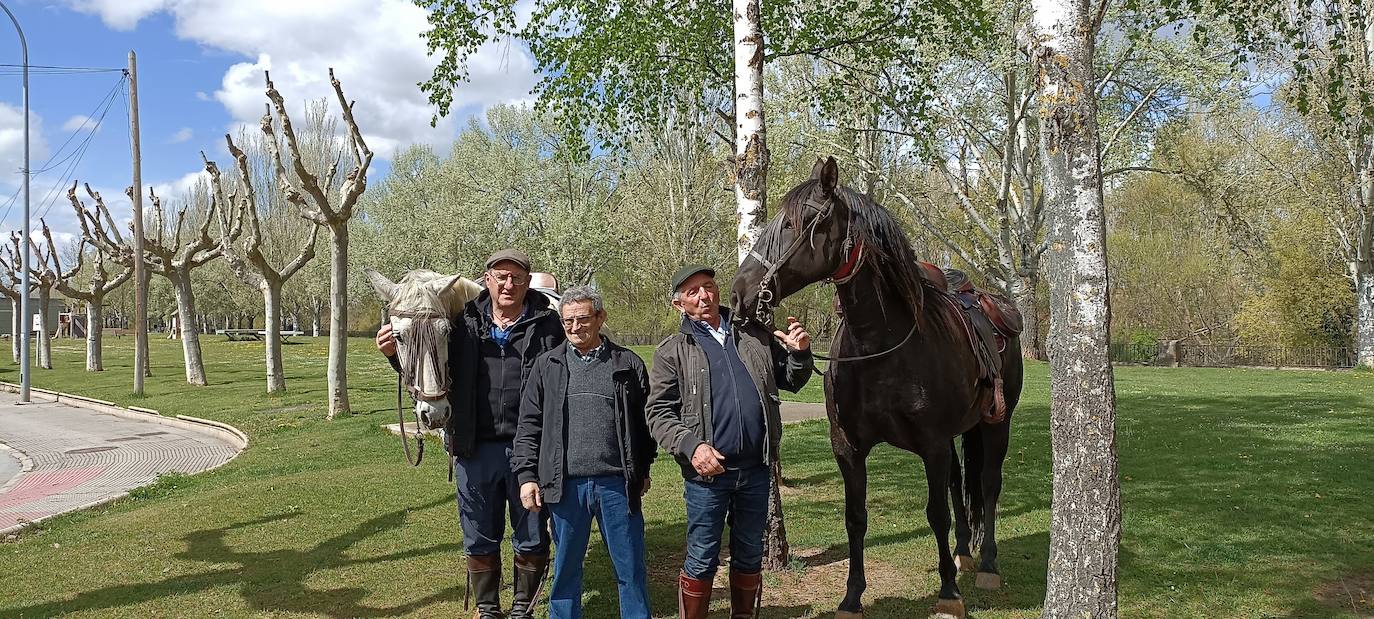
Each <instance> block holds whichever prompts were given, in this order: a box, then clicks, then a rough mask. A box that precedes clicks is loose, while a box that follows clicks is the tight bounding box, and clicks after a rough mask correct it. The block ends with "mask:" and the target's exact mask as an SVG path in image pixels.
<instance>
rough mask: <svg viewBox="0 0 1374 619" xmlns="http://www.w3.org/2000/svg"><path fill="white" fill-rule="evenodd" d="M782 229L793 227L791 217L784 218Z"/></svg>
mask: <svg viewBox="0 0 1374 619" xmlns="http://www.w3.org/2000/svg"><path fill="white" fill-rule="evenodd" d="M782 229H783V230H791V229H792V220H790V219H784V220H782Z"/></svg>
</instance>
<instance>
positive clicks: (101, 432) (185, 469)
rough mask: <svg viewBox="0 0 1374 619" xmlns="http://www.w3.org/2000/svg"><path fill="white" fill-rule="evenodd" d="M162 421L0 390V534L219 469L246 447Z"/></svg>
mask: <svg viewBox="0 0 1374 619" xmlns="http://www.w3.org/2000/svg"><path fill="white" fill-rule="evenodd" d="M159 419H160V418H150V419H148V420H143V419H130V418H125V417H122V416H116V415H113V414H109V413H103V412H96V411H93V410H88V409H83V408H77V407H75V406H71V405H68V404H65V403H62V404H59V403H54V402H43V401H39V400H37V399H35V400H34V402H33V403H32V404H22V405H21V404H19V398H18V396H16V395H15V394H13V393H8V392H0V534H3V533H8V532H11V531H14V530H17V529H19V528H21V527H23V526H25V525H26V524H27V523H29V522H36V521H39V520H43V519H45V518H48V517H51V516H54V515H57V514H61V513H65V512H69V511H74V510H77V509H83V508H86V507H91V506H94V505H98V504H100V503H105V502H108V501H111V500H114V499H117V498H119V497H121V496H124V495H125V494H126V493H128V491H129V490H132V489H134V488H137V487H139V486H144V485H147V484H150V483H152V482H154V481H156V480H157V478H158V476H159V475H162V474H164V473H172V472H177V473H198V472H201V471H204V470H207V469H211V468H214V467H216V466H219V465H221V464H224V463H225V462H228V461H229V460H231V459H232V458H233V457H234V456H235V455H237V454H238V452H239V449H238V447H237V446H235V445H231V444H229V443H227V442H225V441H224V440H221V439H219V438H216V437H215V436H213V435H212V434H209V433H205V432H197V431H195V430H193V429H187V428H183V427H176V426H174V425H168V424H167V423H162V422H160V421H159Z"/></svg>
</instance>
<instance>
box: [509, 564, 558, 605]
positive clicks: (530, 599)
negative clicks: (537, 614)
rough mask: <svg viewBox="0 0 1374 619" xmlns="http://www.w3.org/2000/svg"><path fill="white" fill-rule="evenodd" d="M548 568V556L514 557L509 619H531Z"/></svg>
mask: <svg viewBox="0 0 1374 619" xmlns="http://www.w3.org/2000/svg"><path fill="white" fill-rule="evenodd" d="M548 567H549V555H548V554H547V553H546V554H542V555H521V554H517V555H515V599H514V601H512V602H511V609H510V619H533V618H534V605H535V604H536V603H538V602H539V591H540V589H542V588H543V585H544V572H545V571H546V570H548Z"/></svg>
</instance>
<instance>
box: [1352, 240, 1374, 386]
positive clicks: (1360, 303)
mask: <svg viewBox="0 0 1374 619" xmlns="http://www.w3.org/2000/svg"><path fill="white" fill-rule="evenodd" d="M1355 308H1356V319H1355V362H1356V363H1357V364H1358V365H1361V366H1364V367H1366V368H1374V263H1371V262H1365V263H1363V264H1360V265H1357V266H1356V273H1355Z"/></svg>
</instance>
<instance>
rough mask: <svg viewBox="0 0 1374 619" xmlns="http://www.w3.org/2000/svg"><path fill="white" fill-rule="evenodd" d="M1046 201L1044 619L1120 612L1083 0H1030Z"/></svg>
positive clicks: (1095, 146) (1100, 233)
mask: <svg viewBox="0 0 1374 619" xmlns="http://www.w3.org/2000/svg"><path fill="white" fill-rule="evenodd" d="M1033 5H1034V12H1035V15H1034V22H1033V23H1034V28H1033V29H1032V35H1033V38H1034V40H1033V41H1031V42H1030V49H1031V52H1032V54H1033V56H1034V62H1035V63H1036V67H1037V74H1038V75H1039V80H1040V83H1039V95H1038V103H1039V105H1040V117H1041V124H1042V126H1041V137H1040V145H1041V157H1042V164H1043V166H1044V183H1045V189H1046V196H1047V200H1048V208H1049V212H1048V224H1049V225H1048V237H1049V241H1050V247H1049V251H1048V252H1046V266H1047V267H1048V268H1047V277H1048V280H1049V285H1050V286H1049V288H1050V309H1051V312H1050V333H1049V338H1048V342H1049V361H1050V443H1051V449H1052V453H1053V475H1054V481H1053V498H1052V506H1051V518H1050V551H1049V568H1048V577H1047V582H1046V587H1045V604H1044V608H1043V610H1042V611H1041V612H1042V614H1041V616H1042V617H1045V618H1046V619H1069V618H1073V619H1084V618H1089V619H1115V617H1116V616H1117V573H1118V566H1117V550H1118V547H1119V545H1120V540H1121V497H1120V486H1119V481H1118V479H1117V457H1116V429H1115V428H1116V391H1115V386H1114V384H1113V376H1112V366H1111V363H1110V361H1109V358H1108V341H1109V339H1108V333H1109V319H1110V311H1109V308H1110V303H1109V299H1108V286H1107V243H1106V222H1105V217H1104V212H1103V204H1102V162H1101V154H1100V150H1099V149H1100V147H1101V145H1100V138H1099V136H1098V128H1097V122H1096V119H1097V97H1096V94H1095V91H1094V89H1093V88H1092V85H1093V84H1095V83H1096V81H1095V79H1094V75H1093V54H1094V47H1095V39H1096V30H1097V27H1096V24H1095V23H1094V17H1093V15H1094V11H1093V10H1092V8H1091V5H1090V4H1089V2H1088V1H1087V0H1034V2H1033Z"/></svg>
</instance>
